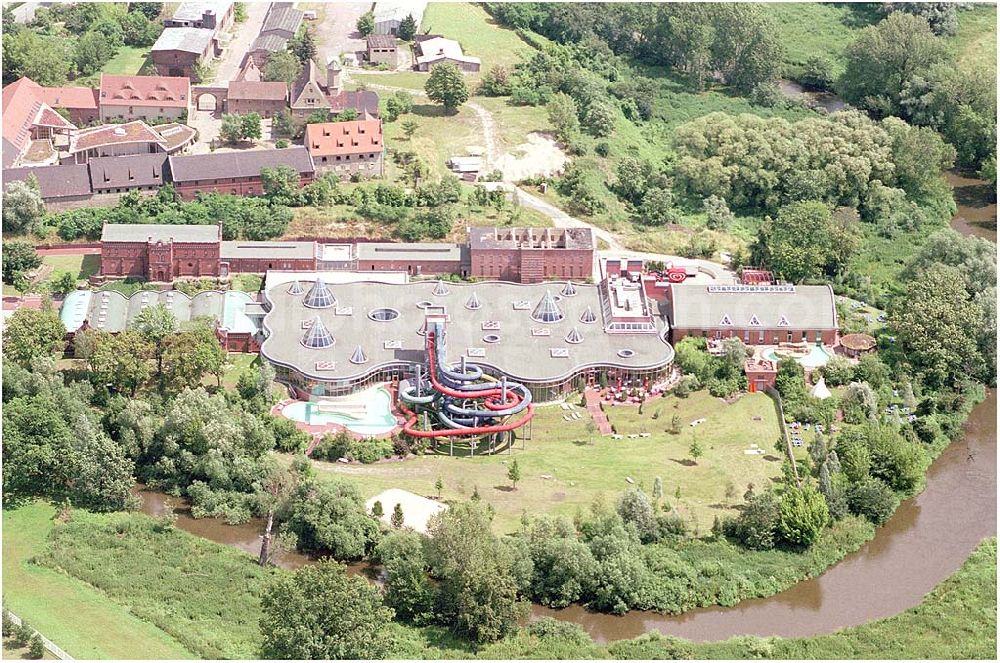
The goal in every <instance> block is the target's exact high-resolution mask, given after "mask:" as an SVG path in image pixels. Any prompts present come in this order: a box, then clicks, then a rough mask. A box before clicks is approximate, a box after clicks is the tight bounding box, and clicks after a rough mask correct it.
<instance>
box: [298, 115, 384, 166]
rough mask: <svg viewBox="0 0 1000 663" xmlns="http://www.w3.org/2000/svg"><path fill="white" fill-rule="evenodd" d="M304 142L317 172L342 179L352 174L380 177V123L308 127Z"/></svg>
mask: <svg viewBox="0 0 1000 663" xmlns="http://www.w3.org/2000/svg"><path fill="white" fill-rule="evenodd" d="M305 143H306V149H308V150H309V154H310V155H311V156H312V160H313V163H314V164H315V166H316V170H318V171H320V172H323V171H326V172H333V173H336V174H337V175H339V176H340V177H342V178H347V177H350V176H351V174H353V173H361V174H362V175H366V176H368V177H381V176H382V173H383V153H384V151H385V146H384V145H383V143H382V121H381V120H354V121H351V122H324V123H323V124H310V125H307V126H306V139H305Z"/></svg>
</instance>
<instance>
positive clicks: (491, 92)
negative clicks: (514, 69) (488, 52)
mask: <svg viewBox="0 0 1000 663" xmlns="http://www.w3.org/2000/svg"><path fill="white" fill-rule="evenodd" d="M510 92H511V78H510V73H509V72H508V71H507V68H506V67H505V66H503V65H502V64H495V65H493V66H492V67H490V68H489V70H487V72H486V75H485V76H483V80H482V81H480V83H479V93H480V94H483V95H486V96H487V97H506V96H508V95H509V94H510Z"/></svg>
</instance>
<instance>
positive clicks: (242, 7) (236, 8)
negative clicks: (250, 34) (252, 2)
mask: <svg viewBox="0 0 1000 663" xmlns="http://www.w3.org/2000/svg"><path fill="white" fill-rule="evenodd" d="M233 18H234V19H235V20H236V22H237V23H243V22H244V21H246V20H247V18H249V15H248V14H247V3H245V2H235V3H233Z"/></svg>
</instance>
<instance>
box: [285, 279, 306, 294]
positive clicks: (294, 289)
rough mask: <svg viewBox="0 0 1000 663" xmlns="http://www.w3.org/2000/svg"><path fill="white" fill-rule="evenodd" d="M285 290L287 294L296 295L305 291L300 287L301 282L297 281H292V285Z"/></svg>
mask: <svg viewBox="0 0 1000 663" xmlns="http://www.w3.org/2000/svg"><path fill="white" fill-rule="evenodd" d="M287 292H288V294H289V295H295V296H298V295H301V294H302V293H303V292H305V290H303V289H302V284H301V283H299V282H298V281H292V285H290V286H288V291H287Z"/></svg>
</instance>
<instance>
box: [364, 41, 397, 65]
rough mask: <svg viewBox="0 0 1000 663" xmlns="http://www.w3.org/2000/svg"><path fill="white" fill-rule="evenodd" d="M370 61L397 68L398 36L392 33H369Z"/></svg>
mask: <svg viewBox="0 0 1000 663" xmlns="http://www.w3.org/2000/svg"><path fill="white" fill-rule="evenodd" d="M368 61H369V62H371V63H372V64H386V65H389V66H390V67H391V68H393V69H395V68H396V67H397V66H398V65H399V51H398V50H397V48H396V38H395V37H393V36H392V35H375V34H372V35H368Z"/></svg>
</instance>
